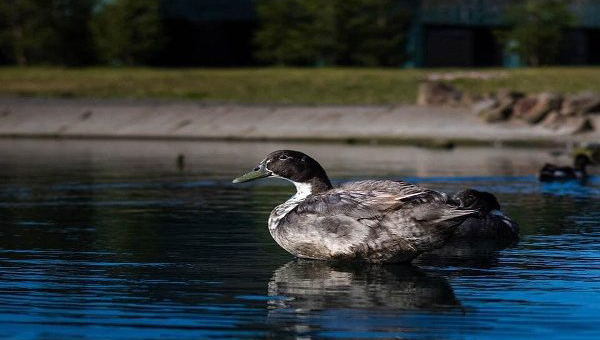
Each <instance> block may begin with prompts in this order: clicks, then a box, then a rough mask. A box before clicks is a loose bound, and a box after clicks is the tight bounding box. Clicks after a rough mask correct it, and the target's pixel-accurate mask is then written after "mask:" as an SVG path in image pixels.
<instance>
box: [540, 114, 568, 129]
mask: <svg viewBox="0 0 600 340" xmlns="http://www.w3.org/2000/svg"><path fill="white" fill-rule="evenodd" d="M565 120H566V118H565V116H563V115H561V114H560V112H559V111H558V110H553V111H550V112H549V113H548V114H547V115H546V117H545V118H544V120H542V121H541V122H540V126H542V127H544V128H546V129H550V130H558V129H559V128H560V127H561V125H562V124H563V123H564V122H565Z"/></svg>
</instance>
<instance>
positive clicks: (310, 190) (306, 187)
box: [292, 177, 333, 201]
mask: <svg viewBox="0 0 600 340" xmlns="http://www.w3.org/2000/svg"><path fill="white" fill-rule="evenodd" d="M292 183H294V185H295V186H296V194H295V195H294V196H293V197H292V199H293V200H295V201H296V200H303V199H305V198H306V197H308V196H309V195H312V194H318V193H321V192H325V191H327V190H329V189H331V188H333V187H332V185H331V182H330V181H329V179H328V178H325V179H324V180H323V179H320V178H316V177H315V178H312V179H311V180H310V181H309V182H294V181H292Z"/></svg>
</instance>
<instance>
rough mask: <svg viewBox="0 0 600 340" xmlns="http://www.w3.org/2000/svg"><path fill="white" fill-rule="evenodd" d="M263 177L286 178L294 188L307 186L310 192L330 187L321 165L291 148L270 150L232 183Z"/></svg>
mask: <svg viewBox="0 0 600 340" xmlns="http://www.w3.org/2000/svg"><path fill="white" fill-rule="evenodd" d="M265 177H275V178H283V179H287V180H288V181H290V182H292V183H294V184H295V185H296V188H301V187H302V188H309V189H310V192H311V193H317V192H321V191H325V190H328V189H331V182H330V181H329V178H327V174H326V173H325V170H323V168H322V167H321V165H320V164H319V163H318V162H317V161H315V160H314V159H312V158H311V157H310V156H308V155H306V154H304V153H302V152H300V151H293V150H278V151H274V152H271V153H270V154H268V155H267V157H266V158H265V159H263V160H262V161H261V162H260V163H258V165H257V166H256V167H255V168H254V169H253V170H252V171H250V172H249V173H247V174H245V175H243V176H240V177H238V178H236V179H234V180H233V183H243V182H249V181H253V180H256V179H259V178H265Z"/></svg>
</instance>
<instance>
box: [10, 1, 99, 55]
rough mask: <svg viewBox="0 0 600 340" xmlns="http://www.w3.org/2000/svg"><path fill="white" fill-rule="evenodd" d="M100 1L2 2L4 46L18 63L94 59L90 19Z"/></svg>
mask: <svg viewBox="0 0 600 340" xmlns="http://www.w3.org/2000/svg"><path fill="white" fill-rule="evenodd" d="M96 1H97V0H4V1H2V2H0V49H1V50H2V51H3V53H4V54H5V57H6V58H7V59H8V60H9V61H12V62H15V63H17V64H18V65H21V66H25V65H29V64H60V65H81V64H87V63H90V62H92V61H93V59H94V54H93V49H92V48H91V43H90V42H91V34H90V29H89V21H90V18H91V15H92V12H93V9H94V7H95V4H96Z"/></svg>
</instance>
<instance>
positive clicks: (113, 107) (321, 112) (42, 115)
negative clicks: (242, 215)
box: [0, 98, 600, 145]
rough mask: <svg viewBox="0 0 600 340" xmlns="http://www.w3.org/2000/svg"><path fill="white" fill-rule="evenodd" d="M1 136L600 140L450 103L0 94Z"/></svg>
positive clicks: (522, 141)
mask: <svg viewBox="0 0 600 340" xmlns="http://www.w3.org/2000/svg"><path fill="white" fill-rule="evenodd" d="M0 136H1V137H57V138H157V139H160V138H163V139H215V140H218V139H220V140H296V141H301V140H306V141H341V142H358V143H361V142H380V143H411V142H413V143H415V142H416V143H419V142H422V143H438V142H441V143H446V142H454V143H505V144H515V145H516V144H532V145H535V144H537V145H541V144H546V145H551V144H564V143H571V142H578V141H590V140H600V133H598V132H593V133H586V134H578V135H566V134H560V133H557V132H555V131H551V130H547V129H543V128H539V127H530V126H527V125H524V124H519V123H515V122H508V123H497V124H487V123H484V122H482V121H481V120H480V119H479V118H477V117H476V116H475V115H474V114H472V113H471V112H469V110H468V109H465V108H452V107H422V106H413V105H402V106H269V105H235V104H219V105H217V104H214V105H213V104H203V103H197V102H185V101H179V102H171V101H148V100H99V99H34V98H1V99H0Z"/></svg>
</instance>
